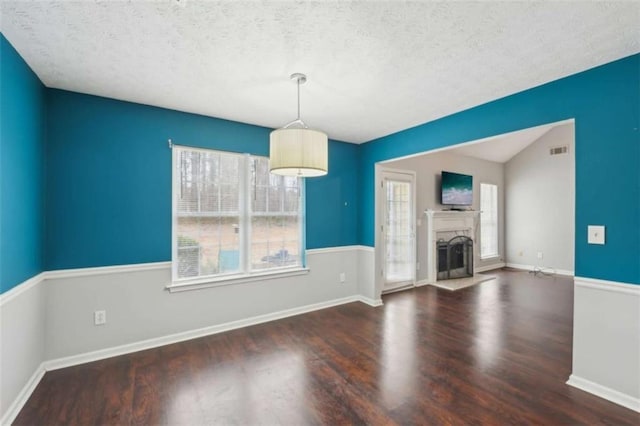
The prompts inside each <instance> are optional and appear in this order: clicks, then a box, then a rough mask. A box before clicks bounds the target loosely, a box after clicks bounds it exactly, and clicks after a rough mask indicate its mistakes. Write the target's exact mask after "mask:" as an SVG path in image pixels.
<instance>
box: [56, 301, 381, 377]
mask: <svg viewBox="0 0 640 426" xmlns="http://www.w3.org/2000/svg"><path fill="white" fill-rule="evenodd" d="M362 299H367V301H364V300H362ZM352 302H364V303H366V304H368V305H371V306H379V305H376V301H373V300H369V299H368V298H362V297H361V296H349V297H343V298H341V299H334V300H329V301H326V302H321V303H315V304H312V305H306V306H300V307H297V308H292V309H285V310H282V311H278V312H272V313H269V314H265V315H258V316H255V317H251V318H245V319H241V320H237V321H231V322H228V323H224V324H218V325H213V326H209V327H203V328H199V329H195V330H189V331H184V332H181V333H175V334H170V335H167V336H161V337H156V338H153V339H147V340H142V341H139V342H133V343H129V344H125V345H120V346H115V347H112V348H106V349H101V350H97V351H93V352H86V353H82V354H78V355H72V356H68V357H63V358H58V359H53V360H49V361H45V362H44V368H45V369H46V370H47V371H50V370H57V369H60V368H66V367H71V366H74V365H79V364H85V363H87V362H92V361H98V360H101V359H105V358H111V357H114V356H118V355H125V354H129V353H133V352H138V351H142V350H146V349H152V348H157V347H159V346H164V345H170V344H172V343H178V342H183V341H185V340H191V339H197V338H199V337H204V336H209V335H212V334H217V333H222V332H225V331H231V330H235V329H238V328H242V327H249V326H252V325H257V324H262V323H265V322H269V321H275V320H278V319H282V318H287V317H291V316H294V315H300V314H304V313H307V312H312V311H317V310H320V309H325V308H330V307H332V306H338V305H344V304H346V303H352ZM369 302H371V303H369ZM381 304H382V301H380V305H381Z"/></svg>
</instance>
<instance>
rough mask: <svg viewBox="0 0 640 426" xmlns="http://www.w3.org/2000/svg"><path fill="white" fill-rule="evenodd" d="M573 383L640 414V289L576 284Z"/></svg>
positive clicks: (590, 281) (594, 282) (598, 283)
mask: <svg viewBox="0 0 640 426" xmlns="http://www.w3.org/2000/svg"><path fill="white" fill-rule="evenodd" d="M574 283H575V287H574V308H573V315H574V319H573V371H572V375H571V380H569V382H568V383H569V384H571V385H574V386H576V387H580V388H581V389H583V390H586V391H588V392H592V393H594V394H596V395H598V396H601V397H603V398H606V399H609V400H611V401H612V402H615V403H617V404H621V405H624V406H626V407H628V408H632V409H634V410H636V411H640V285H633V284H622V283H616V282H610V281H602V280H594V279H589V278H579V277H576V278H575V279H574Z"/></svg>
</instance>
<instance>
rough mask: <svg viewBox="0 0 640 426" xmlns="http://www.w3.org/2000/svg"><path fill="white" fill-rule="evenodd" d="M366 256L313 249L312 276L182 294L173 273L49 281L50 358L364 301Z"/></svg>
mask: <svg viewBox="0 0 640 426" xmlns="http://www.w3.org/2000/svg"><path fill="white" fill-rule="evenodd" d="M358 252H359V250H358V246H354V247H345V248H344V249H340V248H336V249H332V250H326V249H323V250H318V251H315V252H314V251H313V250H310V251H309V252H308V254H307V259H308V262H307V263H308V267H309V269H310V272H309V273H308V274H306V275H301V276H294V277H286V278H275V279H265V280H264V281H254V282H249V283H242V284H234V285H226V286H220V287H211V288H206V289H199V290H194V291H186V292H180V293H169V292H168V291H166V290H165V286H166V285H167V284H168V283H169V282H170V280H171V271H170V268H169V267H164V268H160V269H151V270H143V271H127V272H123V273H110V274H94V275H85V276H69V277H64V276H62V277H60V276H58V277H55V278H51V279H48V280H47V283H46V286H47V314H46V316H47V325H46V359H48V360H52V359H58V358H65V357H69V356H73V355H77V354H83V353H89V352H95V351H99V350H103V349H107V348H113V347H119V346H122V345H128V344H132V343H135V342H140V341H145V340H149V339H156V338H159V337H162V336H167V335H174V334H179V333H184V332H187V331H190V330H197V329H203V328H207V327H211V326H216V325H219V324H226V323H231V322H234V321H239V320H243V319H246V318H252V317H258V316H261V315H267V314H271V313H274V312H279V311H286V310H289V309H293V308H297V307H301V306H307V305H314V304H318V303H322V302H326V301H331V300H336V299H342V298H345V297H351V296H357V295H358V283H357V280H358ZM342 272H343V273H345V275H346V282H344V283H341V282H340V279H339V274H340V273H342ZM58 275H59V274H58ZM96 310H106V313H107V323H106V324H105V325H100V326H95V325H94V324H93V312H94V311H96Z"/></svg>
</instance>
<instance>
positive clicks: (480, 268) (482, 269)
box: [473, 262, 507, 272]
mask: <svg viewBox="0 0 640 426" xmlns="http://www.w3.org/2000/svg"><path fill="white" fill-rule="evenodd" d="M505 266H507V264H506V263H504V262H498V263H492V264H491V265H484V266H477V267H474V268H473V272H487V271H493V270H494V269H500V268H504V267H505Z"/></svg>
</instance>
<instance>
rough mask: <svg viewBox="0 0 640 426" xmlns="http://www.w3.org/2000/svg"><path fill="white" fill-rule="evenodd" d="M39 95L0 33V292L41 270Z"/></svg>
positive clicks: (36, 81) (41, 99)
mask: <svg viewBox="0 0 640 426" xmlns="http://www.w3.org/2000/svg"><path fill="white" fill-rule="evenodd" d="M44 91H45V88H44V86H43V85H42V83H41V82H40V80H39V79H38V77H37V76H36V75H35V74H34V73H33V71H31V69H30V68H29V66H28V65H27V64H26V63H25V62H24V60H23V59H22V58H21V57H20V55H18V53H17V52H16V51H15V50H14V48H13V46H11V44H10V43H9V42H8V41H7V39H6V38H5V37H4V35H2V34H0V293H2V292H5V291H7V290H10V289H11V288H13V287H15V286H16V285H18V284H20V283H21V282H23V281H25V280H27V279H29V278H31V277H33V276H34V275H37V274H38V273H40V272H42V270H43V248H42V239H43V235H44V234H43V233H44V225H43V213H44V203H43V193H44V191H43V172H42V170H43V166H44V162H43V150H44V136H45V134H44V114H45V111H44Z"/></svg>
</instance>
